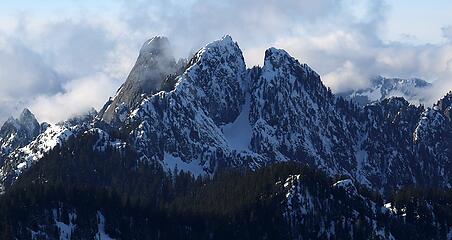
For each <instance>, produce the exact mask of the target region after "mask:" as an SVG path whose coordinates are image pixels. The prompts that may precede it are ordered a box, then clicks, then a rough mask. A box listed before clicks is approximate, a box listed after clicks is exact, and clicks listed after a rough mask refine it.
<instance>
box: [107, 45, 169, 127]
mask: <svg viewBox="0 0 452 240" xmlns="http://www.w3.org/2000/svg"><path fill="white" fill-rule="evenodd" d="M176 69H177V64H176V61H175V59H174V57H173V55H172V51H171V47H170V44H169V41H168V39H167V38H165V37H160V36H157V37H153V38H151V39H149V40H148V41H146V42H145V43H144V44H143V46H142V48H141V50H140V54H139V56H138V59H137V61H136V63H135V65H134V66H133V68H132V71H131V72H130V74H129V76H128V77H127V80H126V81H125V83H124V84H123V85H122V86H121V87H120V88H119V90H118V92H117V93H116V95H115V96H114V97H113V98H112V99H111V100H110V101H109V102H107V103H106V104H105V106H104V108H103V109H102V110H101V111H100V113H99V118H100V119H102V120H103V121H105V122H107V123H109V124H115V123H118V122H122V121H124V119H125V118H126V116H127V115H128V114H129V111H130V109H132V108H134V107H136V106H137V104H138V103H139V102H140V101H141V99H142V98H143V94H151V93H155V92H157V91H158V90H159V89H160V86H161V83H162V81H163V80H164V79H165V77H166V76H167V75H169V74H171V73H174V72H176Z"/></svg>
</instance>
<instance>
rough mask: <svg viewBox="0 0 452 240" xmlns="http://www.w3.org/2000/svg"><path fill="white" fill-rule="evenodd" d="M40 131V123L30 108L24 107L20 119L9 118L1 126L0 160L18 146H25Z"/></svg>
mask: <svg viewBox="0 0 452 240" xmlns="http://www.w3.org/2000/svg"><path fill="white" fill-rule="evenodd" d="M39 132H40V125H39V123H38V121H37V120H36V118H35V116H34V115H33V114H32V113H31V112H30V110H28V109H24V110H23V111H22V113H21V114H20V116H19V118H18V119H15V118H12V117H11V118H9V119H8V121H6V122H5V123H4V124H3V126H2V127H1V128H0V149H1V154H0V162H1V159H2V157H5V156H6V155H8V154H9V153H11V152H12V151H13V150H14V149H16V148H18V147H23V146H25V145H26V144H27V143H29V142H30V141H32V140H33V138H35V137H36V136H37V135H38V134H39Z"/></svg>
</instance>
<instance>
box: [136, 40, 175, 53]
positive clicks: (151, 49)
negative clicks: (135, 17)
mask: <svg viewBox="0 0 452 240" xmlns="http://www.w3.org/2000/svg"><path fill="white" fill-rule="evenodd" d="M167 50H170V42H169V40H168V38H167V37H164V36H155V37H152V38H151V39H149V40H147V41H146V42H144V43H143V46H142V47H141V50H140V53H141V54H145V53H151V54H161V53H162V51H167Z"/></svg>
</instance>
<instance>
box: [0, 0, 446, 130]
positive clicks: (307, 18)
mask: <svg viewBox="0 0 452 240" xmlns="http://www.w3.org/2000/svg"><path fill="white" fill-rule="evenodd" d="M451 12H452V1H450V0H431V1H409V0H398V1H395V0H392V1H389V0H387V1H375V0H284V1H281V0H265V1H262V0H228V1H217V0H189V1H186V0H185V1H182V0H150V1H149V0H110V1H107V0H96V1H92V0H91V1H90V0H65V1H64V0H60V1H52V0H41V1H35V0H33V1H32V0H3V1H2V3H1V6H0V84H1V86H2V88H0V122H1V121H3V120H4V119H5V118H6V117H7V116H9V115H14V114H15V113H17V112H20V111H21V109H22V108H23V107H28V108H31V110H32V111H33V112H34V113H36V115H37V116H38V118H39V119H40V120H41V121H50V122H56V121H59V120H63V119H65V118H67V117H69V116H72V115H74V114H77V113H80V112H83V111H86V110H88V109H89V108H90V107H95V108H97V109H99V108H100V107H101V106H102V105H103V104H104V103H105V101H106V100H107V99H108V97H109V96H112V95H114V92H115V91H116V89H117V88H118V87H119V86H120V85H121V83H122V82H123V81H124V80H125V78H126V77H127V74H128V72H129V71H130V69H131V68H132V66H133V64H134V61H135V59H136V57H137V54H138V51H139V48H140V46H141V44H142V43H143V42H144V41H146V40H147V39H149V38H151V37H152V36H155V35H165V36H168V37H169V39H170V41H171V44H172V46H173V51H174V54H175V56H176V57H189V56H190V54H192V53H193V52H195V51H197V50H198V49H199V48H200V47H202V46H204V45H205V44H206V43H208V42H211V41H214V40H216V39H218V38H221V37H222V36H223V35H225V34H229V35H231V36H232V37H233V39H234V40H235V41H237V42H238V44H239V46H240V47H241V49H242V51H243V55H244V57H245V60H246V63H247V65H248V66H249V67H251V66H253V65H261V64H262V59H263V55H264V52H265V50H266V49H267V48H269V47H277V48H283V49H285V50H287V51H288V52H289V53H290V54H291V55H293V56H294V57H295V58H297V59H299V60H300V61H301V62H305V63H307V64H309V65H310V66H311V67H312V68H313V69H315V70H316V71H317V72H318V73H319V74H320V75H321V77H322V80H323V82H324V83H325V84H326V85H327V86H328V87H330V88H332V90H333V91H334V92H341V91H346V90H351V89H357V88H362V87H366V86H368V84H369V79H371V78H372V77H374V76H376V75H383V76H388V77H402V78H411V77H419V78H423V79H426V80H427V81H430V82H433V83H435V84H437V86H435V88H434V89H435V91H434V92H428V93H426V94H427V96H425V99H428V101H427V102H426V103H425V104H431V103H433V102H434V101H436V100H437V99H438V98H439V97H441V96H442V95H443V94H444V93H445V92H447V91H449V90H452V79H451V78H452V14H450V13H451Z"/></svg>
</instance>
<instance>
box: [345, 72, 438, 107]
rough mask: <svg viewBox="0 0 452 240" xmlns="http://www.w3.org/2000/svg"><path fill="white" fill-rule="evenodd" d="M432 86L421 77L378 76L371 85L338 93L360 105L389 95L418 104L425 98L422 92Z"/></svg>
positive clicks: (372, 80)
mask: <svg viewBox="0 0 452 240" xmlns="http://www.w3.org/2000/svg"><path fill="white" fill-rule="evenodd" d="M431 87H432V84H431V83H429V82H427V81H425V80H422V79H419V78H411V79H401V78H386V77H382V76H378V77H375V78H372V79H371V81H370V86H369V87H366V88H363V89H355V90H352V91H347V92H342V93H338V95H339V96H342V97H344V98H346V99H350V100H353V101H354V102H355V103H357V104H360V105H366V104H368V103H372V102H376V101H381V100H383V99H385V98H389V97H403V98H405V99H406V100H408V101H409V102H413V103H416V104H417V103H420V102H423V101H424V100H425V99H424V97H425V96H424V95H423V94H422V92H423V91H426V90H429V89H430V88H431Z"/></svg>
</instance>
